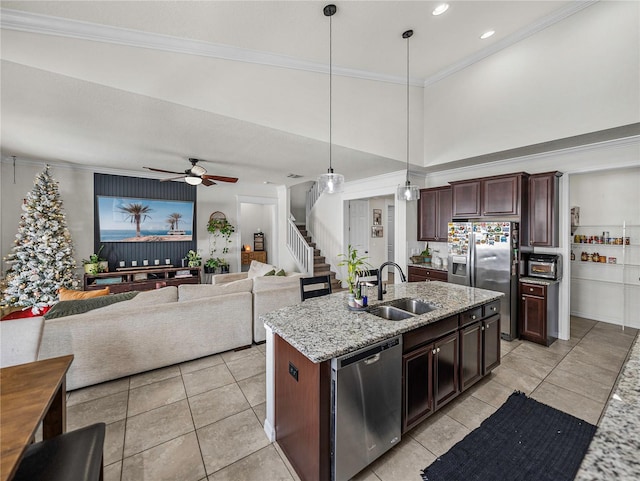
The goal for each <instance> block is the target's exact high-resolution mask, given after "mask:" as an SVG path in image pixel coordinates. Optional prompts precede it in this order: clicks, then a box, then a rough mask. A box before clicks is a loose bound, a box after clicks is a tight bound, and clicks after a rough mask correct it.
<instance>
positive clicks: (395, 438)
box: [331, 337, 402, 481]
mask: <svg viewBox="0 0 640 481" xmlns="http://www.w3.org/2000/svg"><path fill="white" fill-rule="evenodd" d="M331 401H332V407H331V475H332V479H333V481H347V480H348V479H350V478H351V477H353V476H354V475H356V474H357V473H358V472H359V471H361V470H362V469H364V468H365V467H366V466H367V465H369V464H370V463H371V462H373V461H374V460H375V459H376V458H378V457H379V456H380V455H382V454H384V453H385V452H386V451H388V450H389V449H390V448H391V447H392V446H393V445H395V444H396V443H398V442H399V441H400V434H401V424H402V418H401V407H402V337H394V338H392V339H387V340H386V341H383V342H380V343H378V344H374V345H373V346H368V347H365V348H363V349H360V350H358V351H355V352H352V353H349V354H346V355H344V356H341V357H338V358H335V359H332V360H331Z"/></svg>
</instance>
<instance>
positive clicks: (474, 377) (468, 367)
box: [460, 321, 483, 391]
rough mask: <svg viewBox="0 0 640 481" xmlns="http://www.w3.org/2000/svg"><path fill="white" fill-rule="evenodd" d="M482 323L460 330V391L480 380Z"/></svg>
mask: <svg viewBox="0 0 640 481" xmlns="http://www.w3.org/2000/svg"><path fill="white" fill-rule="evenodd" d="M482 328H483V324H482V322H480V321H478V322H474V323H473V324H471V325H469V326H467V327H464V328H462V329H460V389H461V390H462V391H464V390H465V389H467V388H468V387H469V386H471V385H473V384H475V383H476V382H478V381H479V380H480V379H482V376H483V372H482V354H483V352H482Z"/></svg>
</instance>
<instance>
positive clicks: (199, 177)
mask: <svg viewBox="0 0 640 481" xmlns="http://www.w3.org/2000/svg"><path fill="white" fill-rule="evenodd" d="M199 161H200V159H194V158H193V157H191V158H189V162H191V168H190V169H187V170H185V171H184V173H181V172H173V171H171V170H164V169H156V168H154V167H144V168H145V169H149V170H151V171H153V172H163V173H165V174H178V177H169V178H168V179H160V182H167V181H169V180H176V179H182V178H184V181H185V182H186V183H187V184H191V185H198V184H202V185H205V186H207V187H208V186H210V185H214V184H216V182H214V180H217V181H218V182H232V183H236V182H238V178H237V177H224V176H222V175H209V174H207V169H205V168H204V167H202V166H200V165H198V162H199Z"/></svg>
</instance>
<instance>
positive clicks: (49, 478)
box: [13, 423, 106, 481]
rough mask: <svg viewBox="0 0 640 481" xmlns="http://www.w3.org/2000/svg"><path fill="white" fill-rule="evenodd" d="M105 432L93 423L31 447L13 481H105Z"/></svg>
mask: <svg viewBox="0 0 640 481" xmlns="http://www.w3.org/2000/svg"><path fill="white" fill-rule="evenodd" d="M105 429H106V426H105V424H104V423H97V424H92V425H91V426H87V427H84V428H81V429H76V430H75V431H71V432H68V433H64V434H61V435H59V436H56V437H54V438H51V439H47V440H45V441H41V442H39V443H34V444H32V445H30V446H29V447H28V448H27V450H26V451H25V454H24V456H23V457H22V460H21V461H20V465H19V466H18V470H17V471H16V475H15V476H14V478H13V481H102V479H103V476H104V473H103V470H104V465H103V457H102V450H103V447H104V435H105Z"/></svg>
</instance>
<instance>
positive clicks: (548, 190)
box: [529, 172, 562, 247]
mask: <svg viewBox="0 0 640 481" xmlns="http://www.w3.org/2000/svg"><path fill="white" fill-rule="evenodd" d="M561 176H562V172H545V173H542V174H534V175H531V176H529V246H531V247H557V246H558V185H559V182H560V181H559V179H560V177H561Z"/></svg>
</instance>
